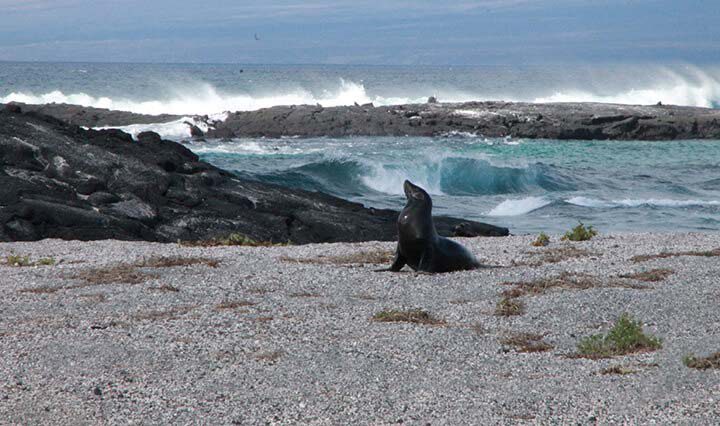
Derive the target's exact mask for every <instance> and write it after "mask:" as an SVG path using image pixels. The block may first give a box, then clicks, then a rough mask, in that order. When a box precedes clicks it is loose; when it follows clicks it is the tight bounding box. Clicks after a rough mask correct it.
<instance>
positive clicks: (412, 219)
mask: <svg viewBox="0 0 720 426" xmlns="http://www.w3.org/2000/svg"><path fill="white" fill-rule="evenodd" d="M403 189H404V190H405V196H406V197H407V204H405V208H404V209H403V210H402V211H401V212H400V216H398V221H397V226H398V245H397V250H396V252H395V260H394V261H393V264H392V266H390V268H389V269H388V270H390V271H394V272H397V271H399V270H400V269H402V267H403V266H405V265H409V266H410V267H411V268H412V269H414V270H416V271H420V272H430V273H434V272H451V271H463V270H469V269H476V268H479V267H480V262H478V261H477V259H476V258H475V256H473V254H472V253H470V251H469V250H468V249H466V248H465V247H463V246H462V245H460V244H458V243H456V242H455V241H453V240H450V239H448V238H445V237H441V236H439V235H438V233H437V231H436V230H435V224H434V223H433V218H432V200H431V199H430V195H428V193H427V192H425V190H424V189H422V188H420V187H419V186H417V185H413V184H412V183H411V182H410V181H407V180H406V181H405V183H404V184H403Z"/></svg>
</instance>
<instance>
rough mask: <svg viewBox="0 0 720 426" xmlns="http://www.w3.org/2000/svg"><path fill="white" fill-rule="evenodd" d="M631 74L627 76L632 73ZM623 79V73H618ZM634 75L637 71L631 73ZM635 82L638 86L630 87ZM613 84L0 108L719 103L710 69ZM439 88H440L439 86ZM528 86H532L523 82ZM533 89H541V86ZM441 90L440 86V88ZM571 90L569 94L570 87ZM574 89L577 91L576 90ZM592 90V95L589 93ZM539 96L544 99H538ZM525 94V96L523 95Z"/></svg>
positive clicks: (22, 97)
mask: <svg viewBox="0 0 720 426" xmlns="http://www.w3.org/2000/svg"><path fill="white" fill-rule="evenodd" d="M631 71H632V70H631ZM618 73H622V70H618ZM634 73H635V74H637V70H634ZM635 80H637V81H635ZM635 80H633V85H630V84H629V83H628V82H627V81H626V82H624V83H622V84H621V83H618V82H615V81H613V80H609V79H608V77H602V78H601V79H600V80H597V79H594V78H593V77H592V76H591V75H590V76H588V77H587V81H582V82H580V84H578V83H577V82H575V83H572V84H571V83H568V84H567V85H566V84H564V83H561V82H558V83H555V84H556V86H555V87H547V88H543V87H538V88H534V89H533V90H529V91H528V89H527V87H525V88H523V87H518V88H517V89H512V88H511V89H502V90H507V92H504V93H500V92H498V90H499V89H486V90H491V91H492V93H483V90H479V91H463V90H456V89H453V88H447V87H446V88H445V89H439V88H438V87H415V88H407V89H405V90H404V91H402V89H398V90H401V91H400V92H399V93H393V94H385V93H372V92H371V91H368V90H367V88H366V87H365V86H364V85H363V84H362V82H356V81H351V80H346V79H337V80H334V81H328V82H327V86H326V89H325V90H322V91H319V92H317V91H316V92H313V91H310V90H308V89H307V88H304V87H303V86H302V85H301V84H300V83H298V85H297V87H296V88H294V89H286V90H282V91H280V90H275V91H272V90H268V91H264V92H262V91H257V92H253V93H248V92H238V91H237V90H236V91H233V90H228V91H222V90H219V89H217V88H216V87H214V86H212V85H211V84H209V83H205V82H199V83H193V84H189V85H185V86H182V87H176V88H175V90H173V91H172V92H171V93H172V94H171V95H167V96H165V97H162V98H156V99H132V98H125V97H109V96H100V95H97V94H90V93H88V92H83V91H79V92H77V93H65V92H63V91H61V90H52V91H48V92H46V93H40V94H37V93H30V92H25V91H14V92H12V93H7V92H3V93H0V103H7V102H23V103H30V104H47V103H69V104H77V105H83V106H89V107H98V108H108V109H113V110H121V111H130V112H135V113H142V114H162V113H166V114H176V115H202V114H213V113H218V112H222V111H249V110H256V109H260V108H266V107H271V106H275V105H297V104H311V105H314V104H318V103H319V104H321V105H323V106H340V105H352V104H353V103H359V104H364V103H370V102H372V103H373V104H375V105H398V104H408V103H423V102H425V101H426V100H427V97H428V95H429V94H437V96H438V99H439V100H440V101H441V102H465V101H473V100H508V101H528V102H612V103H623V104H645V105H651V104H655V103H657V102H658V101H660V102H662V103H664V104H676V105H689V106H702V107H712V106H716V105H717V104H718V103H719V102H720V72H719V71H718V70H717V69H712V68H705V69H699V68H693V67H674V68H649V69H647V71H646V72H643V74H642V77H638V78H636V79H635ZM439 84H441V83H439ZM527 84H528V85H530V86H531V85H532V82H528V83H527ZM538 84H541V83H540V82H539V83H538ZM441 85H442V84H441ZM571 85H572V87H574V88H573V89H570V88H569V87H570V86H571ZM575 87H579V89H578V88H575ZM588 88H592V89H588ZM543 91H544V93H546V94H542V93H543ZM528 93H529V94H528ZM455 114H457V115H459V116H465V117H470V118H479V117H482V116H487V115H488V114H493V113H492V112H488V111H483V110H476V109H471V108H467V109H459V110H456V111H455Z"/></svg>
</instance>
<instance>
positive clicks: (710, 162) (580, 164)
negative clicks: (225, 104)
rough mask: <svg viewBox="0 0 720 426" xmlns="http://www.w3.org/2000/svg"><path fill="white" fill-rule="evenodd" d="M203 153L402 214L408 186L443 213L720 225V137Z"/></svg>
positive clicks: (377, 141) (553, 221)
mask: <svg viewBox="0 0 720 426" xmlns="http://www.w3.org/2000/svg"><path fill="white" fill-rule="evenodd" d="M188 146H189V147H190V148H191V149H193V150H194V151H195V152H197V153H199V154H200V155H201V156H202V158H203V159H205V160H207V161H210V162H212V163H214V164H216V165H218V166H219V167H222V168H225V169H229V170H234V171H236V172H237V173H238V174H240V175H242V176H244V177H249V178H252V179H257V180H260V181H263V182H271V183H276V184H280V185H283V186H291V187H298V188H303V189H308V190H313V191H323V192H328V193H331V194H334V195H337V196H340V197H343V198H348V199H351V200H353V201H358V202H361V203H363V204H365V205H368V206H373V207H384V208H394V209H399V208H401V207H402V206H403V204H404V195H403V193H402V182H403V180H404V179H406V178H407V179H410V180H411V181H413V182H415V183H416V184H418V185H420V186H422V187H424V188H425V189H427V190H428V191H429V192H430V193H431V194H432V195H433V200H434V205H435V213H436V214H446V215H454V216H461V217H465V218H470V219H476V220H482V221H488V222H491V223H495V224H499V225H504V226H508V227H510V229H511V230H512V232H513V233H516V234H520V233H534V232H539V231H546V232H548V231H550V232H561V231H565V230H567V229H569V228H570V227H571V226H573V225H575V224H576V223H577V222H578V221H582V222H584V223H587V224H592V225H594V226H596V227H597V228H598V229H600V230H604V231H708V230H712V231H717V230H720V141H672V142H637V141H630V142H617V141H615V142H605V141H602V142H601V141H591V142H587V141H548V140H512V139H486V138H480V137H447V138H411V137H404V138H391V137H388V138H347V139H329V138H318V139H237V140H232V141H224V142H222V141H209V142H194V143H190V144H188Z"/></svg>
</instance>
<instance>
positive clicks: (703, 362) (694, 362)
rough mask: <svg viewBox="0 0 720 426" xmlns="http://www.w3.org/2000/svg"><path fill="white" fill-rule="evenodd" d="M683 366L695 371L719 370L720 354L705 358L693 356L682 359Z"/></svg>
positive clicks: (716, 353)
mask: <svg viewBox="0 0 720 426" xmlns="http://www.w3.org/2000/svg"><path fill="white" fill-rule="evenodd" d="M683 364H685V366H687V367H689V368H694V369H696V370H707V369H709V368H720V352H715V353H714V354H712V355H710V356H706V357H701V358H698V357H696V356H695V355H693V354H690V355H687V356H685V357H683Z"/></svg>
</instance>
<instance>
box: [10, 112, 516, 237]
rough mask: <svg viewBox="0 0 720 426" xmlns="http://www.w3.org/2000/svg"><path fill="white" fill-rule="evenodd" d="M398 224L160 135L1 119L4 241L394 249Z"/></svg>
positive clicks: (445, 222) (483, 228)
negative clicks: (365, 244) (247, 242)
mask: <svg viewBox="0 0 720 426" xmlns="http://www.w3.org/2000/svg"><path fill="white" fill-rule="evenodd" d="M397 215H398V212H397V211H393V210H381V209H372V208H365V207H363V206H362V205H361V204H358V203H352V202H349V201H345V200H342V199H339V198H336V197H332V196H329V195H326V194H322V193H317V192H309V191H302V190H297V189H289V188H283V187H279V186H275V185H269V184H264V183H260V182H255V181H252V180H248V179H242V178H239V177H238V176H236V175H234V174H232V173H230V172H227V171H224V170H221V169H218V168H217V167H214V166H212V165H210V164H208V163H206V162H203V161H200V160H199V159H198V157H197V155H195V154H193V153H192V152H191V151H190V150H188V149H187V148H185V147H184V146H182V145H180V144H178V143H175V142H171V141H166V140H162V139H161V138H160V136H158V135H157V134H156V133H152V132H145V133H141V134H140V135H138V140H137V141H134V140H133V139H132V138H131V136H130V135H129V134H127V133H123V132H121V131H119V130H100V131H97V130H85V129H83V128H81V127H79V126H78V125H75V124H68V123H66V122H64V121H61V120H59V119H57V118H52V117H50V116H47V115H44V114H41V113H38V112H32V111H30V112H23V111H22V109H21V108H20V107H18V106H15V105H9V106H7V107H5V108H4V109H2V110H1V111H0V241H16V240H39V239H43V238H62V239H77V240H98V239H108V238H113V239H122V240H146V241H159V242H175V241H178V240H191V241H196V240H204V239H211V238H225V237H227V236H228V235H230V234H241V235H242V236H243V237H247V238H249V239H252V240H255V241H262V242H273V243H288V242H291V243H293V244H306V243H313V242H315V243H317V242H337V241H369V240H380V241H389V240H393V239H395V237H396V228H395V221H396V219H397ZM436 224H437V227H438V231H439V232H440V233H441V234H442V235H445V236H450V235H462V236H478V235H486V236H501V235H507V234H508V230H507V228H501V227H495V226H492V225H487V224H482V223H478V222H472V221H464V220H461V219H455V218H438V220H437V221H436Z"/></svg>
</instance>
